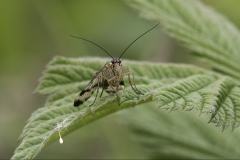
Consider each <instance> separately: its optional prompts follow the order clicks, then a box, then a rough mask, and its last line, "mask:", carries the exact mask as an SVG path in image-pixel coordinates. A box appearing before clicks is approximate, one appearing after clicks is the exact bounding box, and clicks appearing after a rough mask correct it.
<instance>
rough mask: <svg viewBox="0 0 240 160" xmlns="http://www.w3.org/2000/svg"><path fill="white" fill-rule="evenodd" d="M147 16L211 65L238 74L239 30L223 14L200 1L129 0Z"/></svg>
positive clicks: (233, 74) (239, 66)
mask: <svg viewBox="0 0 240 160" xmlns="http://www.w3.org/2000/svg"><path fill="white" fill-rule="evenodd" d="M128 2H129V5H130V6H132V7H133V8H135V9H137V10H138V11H139V13H140V15H141V16H142V17H144V18H147V19H152V20H157V21H160V22H161V23H162V24H163V25H164V27H165V30H166V31H167V33H169V34H170V35H171V36H173V37H175V38H177V39H178V40H180V41H181V42H183V43H184V44H185V46H186V47H188V48H190V49H191V51H192V53H193V54H194V55H195V56H196V57H197V58H199V59H200V60H202V61H204V62H205V63H207V64H208V65H210V66H211V67H213V68H214V69H216V70H218V71H220V72H222V73H225V74H226V75H230V76H232V77H235V78H238V79H239V78H240V54H239V51H240V45H239V44H240V32H239V30H238V29H237V28H236V27H235V26H234V25H233V24H232V23H231V22H229V21H228V20H227V19H226V18H225V17H224V16H222V15H220V14H219V13H216V12H215V11H214V10H213V9H211V8H210V7H207V6H205V5H203V4H202V3H201V2H200V1H197V0H195V1H189V0H181V1H179V0H165V1H159V0H148V1H146V0H131V1H128Z"/></svg>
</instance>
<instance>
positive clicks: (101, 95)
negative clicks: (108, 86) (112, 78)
mask: <svg viewBox="0 0 240 160" xmlns="http://www.w3.org/2000/svg"><path fill="white" fill-rule="evenodd" d="M103 90H104V82H103V86H102V93H101V95H100V97H99V98H101V97H102V94H103Z"/></svg>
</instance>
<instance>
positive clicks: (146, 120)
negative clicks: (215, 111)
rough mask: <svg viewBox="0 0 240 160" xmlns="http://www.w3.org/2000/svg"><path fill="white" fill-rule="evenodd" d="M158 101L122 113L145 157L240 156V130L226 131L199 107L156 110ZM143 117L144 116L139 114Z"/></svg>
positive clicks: (119, 114) (231, 157)
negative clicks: (207, 121) (199, 114)
mask: <svg viewBox="0 0 240 160" xmlns="http://www.w3.org/2000/svg"><path fill="white" fill-rule="evenodd" d="M154 105H155V102H152V103H148V104H143V105H141V106H139V107H137V108H134V109H128V110H125V111H123V112H119V113H118V117H119V118H118V123H120V124H121V125H122V126H125V128H127V129H128V130H129V131H130V133H131V134H130V136H131V140H132V141H133V143H136V144H139V146H140V147H139V151H140V152H141V153H142V154H143V155H145V156H146V157H145V159H199V158H201V159H238V157H239V156H240V154H239V150H238V148H239V147H240V145H239V143H238V142H239V138H240V137H239V133H240V132H239V130H236V131H234V132H230V130H227V131H225V132H224V133H222V132H219V129H218V128H215V127H213V126H212V125H211V124H208V125H206V118H209V116H210V115H207V114H204V115H202V116H201V117H197V113H196V111H192V112H184V113H182V114H180V113H179V112H172V113H171V114H169V113H167V112H164V111H162V110H159V111H157V112H153V110H154V107H153V106H154ZM139 117H141V118H139Z"/></svg>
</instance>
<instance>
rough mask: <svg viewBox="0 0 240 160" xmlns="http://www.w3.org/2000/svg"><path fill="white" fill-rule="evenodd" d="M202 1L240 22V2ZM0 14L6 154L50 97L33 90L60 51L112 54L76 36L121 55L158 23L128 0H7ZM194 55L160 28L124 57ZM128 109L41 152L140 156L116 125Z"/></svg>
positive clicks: (182, 58)
mask: <svg viewBox="0 0 240 160" xmlns="http://www.w3.org/2000/svg"><path fill="white" fill-rule="evenodd" d="M203 2H204V3H205V4H207V5H210V6H212V7H214V8H215V9H216V10H217V11H219V12H221V13H222V14H224V15H225V16H226V17H228V18H229V19H230V21H232V22H233V23H234V24H235V25H236V26H237V27H238V28H239V26H240V20H239V19H240V16H239V6H240V1H239V0H228V1H226V0H211V1H207V0H204V1H203ZM0 13H1V14H0V20H1V22H0V23H1V25H0V55H1V58H0V76H1V78H0V88H1V89H0V95H1V96H0V135H1V136H0V159H9V158H10V157H11V156H12V154H13V152H14V150H15V148H16V147H17V146H18V143H17V139H18V136H19V135H20V133H21V132H22V129H23V127H24V123H25V121H26V120H27V119H28V118H29V117H30V115H31V113H32V112H33V111H35V110H36V109H38V108H40V107H43V106H44V103H45V101H46V96H42V95H38V94H32V92H33V91H34V89H35V88H36V86H37V84H38V81H37V80H38V79H39V78H40V77H41V75H42V71H43V70H44V69H45V66H46V64H47V63H48V62H49V61H50V60H51V59H52V58H53V57H54V56H56V55H62V56H66V57H84V56H99V57H107V55H106V53H105V52H103V51H102V50H101V49H99V48H97V47H96V46H94V45H92V44H90V43H88V42H85V41H81V40H78V39H75V38H72V37H70V36H69V35H74V36H79V37H83V38H86V39H89V40H92V41H93V42H95V43H97V44H99V45H100V46H102V47H103V48H104V49H106V50H107V51H108V52H110V53H111V54H112V56H113V57H118V56H119V55H120V54H121V53H122V52H123V51H124V49H125V48H126V47H127V46H128V45H129V44H130V43H131V42H132V41H133V40H134V39H135V38H137V37H138V36H139V35H141V34H142V33H144V32H145V31H147V30H148V29H150V28H151V27H153V26H154V25H156V24H157V23H158V22H151V21H147V20H145V19H142V18H139V16H138V14H137V13H136V12H135V11H134V10H132V9H131V8H129V7H128V6H127V5H126V3H125V1H123V0H115V1H113V0H91V1H90V0H71V1H64V0H51V1H48V0H34V1H30V0H18V1H15V0H1V1H0ZM187 53H188V50H187V49H185V48H183V47H181V46H180V45H179V44H178V43H177V42H176V41H175V40H174V39H172V38H170V37H169V36H167V35H166V34H164V33H163V32H162V31H161V26H160V27H157V28H156V29H155V30H153V31H151V32H149V33H148V34H147V35H145V36H144V37H142V38H141V39H139V40H138V41H137V42H136V43H135V44H134V45H132V46H131V48H130V49H129V50H128V51H127V52H126V53H125V55H124V56H123V57H122V59H131V60H145V61H151V62H176V63H196V62H195V61H193V60H192V58H191V57H190V56H189V54H187ZM109 59H110V58H109ZM123 63H124V62H123ZM122 112H123V113H124V112H127V110H126V111H122ZM159 112H163V113H164V112H166V111H165V110H159ZM121 114H122V113H121ZM121 114H114V115H111V116H108V117H106V118H104V119H101V120H99V121H97V122H95V123H92V124H90V125H88V126H86V127H84V128H82V129H80V130H78V131H75V132H74V133H72V134H70V135H68V136H66V137H64V144H62V145H59V143H58V142H55V143H53V144H51V145H50V146H48V147H47V148H45V149H44V150H43V151H42V153H41V154H40V155H39V156H38V157H37V158H40V159H42V158H47V159H49V158H58V159H59V158H68V159H69V158H99V159H100V158H141V154H142V153H141V152H140V150H138V147H139V146H138V145H137V144H136V143H134V142H133V141H132V140H131V136H129V131H128V130H126V127H125V126H124V125H121V124H118V123H117V122H118V119H121V116H120V115H121ZM168 116H172V117H173V116H174V114H168ZM184 116H185V115H182V117H183V118H184ZM202 120H203V121H204V122H205V123H207V120H206V119H204V118H203V117H202ZM176 127H177V126H176ZM212 127H213V125H212ZM218 130H219V132H220V130H221V129H218Z"/></svg>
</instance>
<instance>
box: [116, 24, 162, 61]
mask: <svg viewBox="0 0 240 160" xmlns="http://www.w3.org/2000/svg"><path fill="white" fill-rule="evenodd" d="M159 24H160V22H159V23H158V24H157V25H156V26H154V27H153V28H151V29H149V30H148V31H146V32H145V33H143V34H142V35H141V36H139V37H138V38H137V39H135V40H134V41H133V42H132V43H131V44H130V45H129V46H128V47H127V48H126V49H125V50H124V51H123V53H122V54H121V56H120V57H119V59H120V58H121V57H122V55H123V54H124V53H125V52H126V51H127V50H128V48H129V47H130V46H131V45H132V44H133V43H134V42H136V41H137V40H138V39H139V38H141V37H142V36H143V35H144V34H146V33H148V32H149V31H151V30H153V29H154V28H155V27H157V26H158V25H159Z"/></svg>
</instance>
